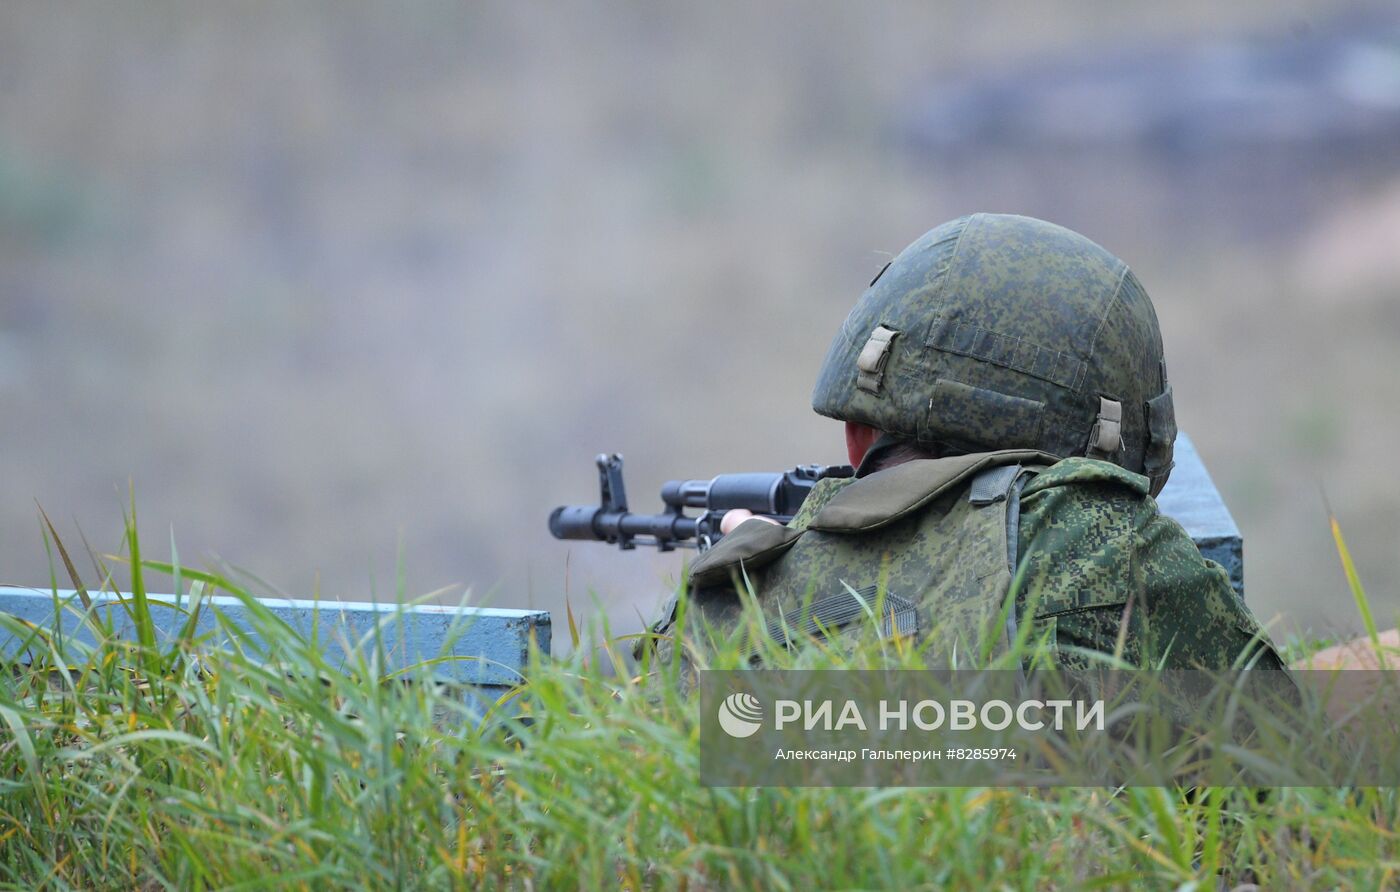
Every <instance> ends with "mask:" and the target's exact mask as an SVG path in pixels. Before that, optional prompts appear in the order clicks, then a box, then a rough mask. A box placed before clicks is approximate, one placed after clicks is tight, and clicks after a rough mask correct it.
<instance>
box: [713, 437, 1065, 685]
mask: <svg viewBox="0 0 1400 892" xmlns="http://www.w3.org/2000/svg"><path fill="white" fill-rule="evenodd" d="M1055 461H1056V459H1055V458H1054V457H1053V456H1050V455H1048V454H1046V453H1043V452H1038V451H1035V450H1027V449H1010V450H1002V451H998V452H988V453H980V454H976V455H959V456H952V457H948V458H941V459H924V460H916V461H910V462H905V463H904V464H901V465H897V466H895V467H892V468H888V469H886V470H883V471H879V472H877V473H875V474H871V475H870V476H867V477H863V478H860V479H857V480H852V479H845V480H823V481H821V482H820V483H819V484H818V485H817V486H816V487H815V488H814V489H813V490H812V492H811V493H810V494H809V495H808V497H807V499H806V501H805V502H804V503H803V505H802V508H801V511H800V512H799V513H798V515H797V516H796V517H795V518H794V519H793V521H792V523H790V524H789V525H788V526H785V527H783V526H776V525H774V524H766V523H760V522H748V523H744V524H741V525H740V526H739V527H738V528H737V529H736V530H734V532H732V533H730V534H729V535H728V536H726V537H725V538H724V539H723V540H721V542H720V543H719V544H718V545H717V546H715V547H714V548H712V549H711V550H710V551H708V552H706V553H705V554H703V555H701V556H700V557H699V558H698V559H697V560H696V561H695V563H694V564H692V565H691V568H690V577H689V578H690V586H691V591H692V593H693V594H692V598H693V603H694V604H695V606H696V608H698V610H699V612H700V613H701V615H702V616H703V617H704V619H705V621H706V622H707V623H709V624H710V625H711V626H712V627H717V628H719V629H723V630H728V629H733V628H736V627H737V626H738V625H739V623H740V617H741V615H742V601H741V599H740V595H739V594H738V593H739V591H741V590H743V588H744V586H745V582H746V580H747V583H748V587H749V588H750V589H751V590H752V591H753V592H754V594H755V595H756V596H757V600H758V604H759V606H760V607H761V608H762V611H763V615H764V621H765V623H766V626H767V627H766V630H765V631H766V634H768V635H770V636H771V637H774V638H775V639H777V640H778V641H779V642H780V643H784V644H786V643H788V642H789V641H791V640H793V639H795V638H799V637H802V636H805V635H811V634H817V633H822V634H826V633H832V632H834V631H836V630H839V629H840V628H841V627H842V626H845V625H849V624H852V623H856V622H860V621H862V620H863V619H865V618H866V617H868V616H870V609H871V608H872V607H873V606H874V605H875V604H876V602H877V600H878V602H879V604H880V607H881V610H880V616H881V622H882V624H883V626H884V629H883V631H884V632H885V633H886V634H894V633H896V632H897V633H899V634H913V635H915V636H917V638H918V639H920V641H921V642H923V643H925V644H926V645H927V646H928V647H929V653H930V654H931V655H932V656H933V657H934V658H935V659H938V660H939V661H940V662H946V661H947V660H948V659H951V658H953V657H954V656H955V655H959V654H968V653H969V652H970V651H972V650H973V649H975V648H979V647H980V648H981V649H982V650H983V653H984V655H987V654H991V653H995V652H996V651H997V650H999V649H1000V648H1001V647H1002V646H1003V645H1004V643H1005V641H1006V640H1007V636H1008V635H1014V624H1015V619H1016V611H1015V608H1014V605H1013V606H1012V607H1010V608H1009V609H1005V610H1004V605H1005V601H1006V595H1007V592H1008V591H1009V590H1010V587H1011V582H1012V578H1013V576H1014V574H1015V571H1016V565H1017V552H1018V542H1017V532H1018V525H1019V520H1020V518H1019V505H1020V491H1021V487H1022V486H1024V484H1025V482H1026V481H1027V480H1028V479H1029V477H1030V476H1031V475H1033V474H1035V473H1036V472H1037V471H1038V470H1040V469H1042V468H1044V467H1046V466H1048V465H1051V464H1053V463H1054V462H1055ZM957 662H958V663H959V664H962V663H964V662H965V661H964V660H963V659H961V658H960V657H959V658H958V660H957Z"/></svg>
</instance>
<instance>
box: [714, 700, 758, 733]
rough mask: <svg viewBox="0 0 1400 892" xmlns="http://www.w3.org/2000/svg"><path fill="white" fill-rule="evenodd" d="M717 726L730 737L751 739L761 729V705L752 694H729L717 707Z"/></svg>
mask: <svg viewBox="0 0 1400 892" xmlns="http://www.w3.org/2000/svg"><path fill="white" fill-rule="evenodd" d="M719 726H720V727H721V728H723V729H724V733H725V734H728V735H729V736H730V737H752V736H753V735H754V734H755V733H757V732H758V729H759V728H761V727H763V704H762V703H759V702H758V698H757V697H755V696H754V695H753V694H730V695H729V696H728V697H725V698H724V702H723V703H721V704H720V705H719Z"/></svg>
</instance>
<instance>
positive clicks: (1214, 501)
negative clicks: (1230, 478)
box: [1157, 433, 1244, 598]
mask: <svg viewBox="0 0 1400 892" xmlns="http://www.w3.org/2000/svg"><path fill="white" fill-rule="evenodd" d="M1157 506H1158V507H1159V508H1160V509H1161V511H1162V513H1163V514H1165V515H1167V516H1168V517H1170V518H1172V519H1173V520H1175V521H1176V522H1177V523H1179V524H1181V525H1182V526H1183V527H1185V528H1186V532H1187V534H1188V535H1189V536H1190V537H1191V539H1192V540H1193V541H1194V542H1195V543H1196V547H1197V548H1199V549H1200V550H1201V554H1202V555H1204V556H1206V557H1207V558H1210V559H1211V560H1213V561H1215V562H1216V563H1217V564H1220V565H1221V566H1222V567H1224V568H1225V572H1226V573H1229V574H1230V585H1232V586H1234V589H1235V594H1237V595H1239V596H1240V597H1241V598H1243V597H1244V540H1243V539H1242V538H1241V537H1240V528H1239V527H1237V526H1235V518H1233V517H1231V516H1230V509H1229V508H1226V507H1225V500H1224V499H1222V498H1221V497H1220V491H1219V490H1217V489H1216V488H1215V482H1214V481H1213V480H1211V479H1210V474H1209V473H1207V472H1206V466H1205V465H1204V464H1203V463H1202V462H1201V456H1200V454H1199V453H1197V452H1196V445H1195V444H1194V443H1192V442H1191V438H1190V437H1188V436H1186V434H1184V433H1181V434H1177V437H1176V467H1175V468H1173V469H1172V474H1171V477H1170V478H1168V480H1167V485H1166V486H1165V487H1164V488H1163V489H1162V493H1161V495H1159V496H1157Z"/></svg>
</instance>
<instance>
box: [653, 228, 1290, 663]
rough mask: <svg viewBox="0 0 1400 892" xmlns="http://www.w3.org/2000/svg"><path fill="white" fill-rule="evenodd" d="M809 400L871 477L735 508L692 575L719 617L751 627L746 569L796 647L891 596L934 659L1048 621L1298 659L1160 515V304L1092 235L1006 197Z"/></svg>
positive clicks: (770, 622) (863, 313) (1077, 642)
mask: <svg viewBox="0 0 1400 892" xmlns="http://www.w3.org/2000/svg"><path fill="white" fill-rule="evenodd" d="M812 407H813V408H814V409H815V410H816V411H817V412H818V413H820V414H822V415H826V416H829V417H831V418H835V419H838V420H841V421H844V422H845V424H846V445H847V449H848V452H849V455H850V460H851V463H852V464H853V465H855V466H856V467H857V471H856V475H855V477H854V478H852V479H842V480H838V479H828V480H824V481H822V482H821V483H819V484H818V485H817V487H816V488H814V489H813V491H812V493H811V494H810V495H809V497H808V498H807V500H806V502H805V503H804V504H803V506H802V509H801V511H800V512H799V513H798V515H797V516H796V517H795V518H794V519H793V521H792V522H791V523H790V524H788V525H786V526H780V525H777V524H774V523H772V522H771V521H770V522H765V521H764V520H763V519H761V518H752V519H747V518H746V512H732V513H731V515H730V516H727V517H726V518H725V526H726V527H727V528H728V529H727V530H726V532H728V535H726V536H725V537H724V539H723V540H721V541H720V543H719V544H718V545H717V546H716V547H715V548H713V549H711V550H710V551H708V552H707V553H705V554H704V555H702V556H701V557H700V558H699V559H697V560H696V561H695V563H694V564H693V565H692V566H691V568H690V576H689V582H690V590H691V592H692V595H691V604H692V607H691V609H692V611H693V613H699V614H700V615H701V616H702V617H703V618H704V620H705V621H706V622H707V623H708V624H710V625H711V626H712V627H717V628H720V629H732V628H735V627H738V626H740V625H752V624H741V623H740V621H739V618H740V615H741V612H742V609H743V604H744V601H745V598H743V597H741V595H740V589H741V588H744V587H749V588H751V590H752V592H753V594H754V595H755V596H756V599H757V604H758V606H759V607H760V608H761V609H762V612H763V618H764V621H765V622H766V623H767V629H766V634H770V635H773V636H775V637H777V638H778V639H779V640H780V641H783V642H787V641H789V640H791V639H792V637H793V632H794V630H798V631H799V632H801V631H804V630H805V631H806V632H809V633H810V632H816V631H818V630H820V631H822V632H829V631H830V630H832V629H836V628H840V627H841V626H842V625H843V624H845V623H847V622H850V621H852V620H854V619H857V618H859V617H861V616H864V615H866V613H865V610H864V607H863V604H867V603H871V602H872V601H874V600H876V599H877V598H878V599H881V603H882V604H883V605H884V609H885V610H886V611H889V612H890V614H891V624H892V628H891V631H894V630H896V629H897V630H898V631H900V632H902V633H911V632H912V633H914V634H915V635H916V636H917V637H918V638H919V639H920V640H923V641H924V642H925V644H928V645H931V646H932V652H933V653H936V654H940V655H942V656H940V657H939V659H944V658H946V657H947V656H949V655H953V654H964V655H966V654H972V653H977V652H978V649H979V648H982V647H986V646H989V645H990V647H989V648H988V649H989V650H993V651H994V650H995V649H996V648H998V647H1002V646H1004V644H1005V642H1006V641H1008V640H1014V638H1015V636H1016V635H1017V634H1018V632H1021V633H1024V632H1025V631H1026V630H1025V626H1026V624H1029V626H1030V629H1029V637H1030V639H1031V640H1034V641H1044V642H1046V643H1047V644H1048V645H1049V647H1050V649H1051V653H1052V655H1053V658H1054V659H1056V660H1057V661H1058V662H1059V663H1061V664H1062V665H1082V664H1083V663H1084V662H1086V661H1088V660H1090V659H1096V657H1094V656H1093V654H1094V653H1095V652H1097V653H1099V654H1115V653H1116V654H1117V655H1118V656H1119V657H1121V658H1122V659H1123V660H1125V661H1126V662H1128V663H1130V664H1132V665H1138V666H1151V667H1161V668H1194V667H1206V668H1214V669H1221V668H1226V667H1230V666H1235V665H1255V666H1260V667H1270V668H1281V663H1280V661H1279V658H1278V656H1277V654H1276V652H1275V650H1274V648H1273V646H1272V645H1271V644H1270V643H1269V641H1268V639H1267V637H1266V636H1265V635H1264V633H1263V632H1262V631H1261V629H1260V627H1259V625H1258V623H1257V622H1256V621H1255V620H1254V618H1253V617H1252V616H1251V614H1250V612H1249V610H1248V608H1246V607H1245V605H1244V604H1243V603H1242V601H1241V600H1240V599H1239V598H1238V597H1237V596H1236V595H1235V593H1234V590H1233V589H1232V588H1231V587H1230V584H1229V581H1228V578H1227V576H1226V573H1225V571H1224V570H1223V569H1222V568H1221V567H1220V566H1219V565H1218V564H1215V563H1213V562H1211V561H1208V560H1205V559H1204V558H1202V557H1201V555H1200V553H1199V552H1198V551H1197V549H1196V547H1195V545H1194V544H1193V543H1192V541H1191V539H1190V538H1189V537H1188V536H1187V534H1186V532H1185V531H1184V530H1183V529H1182V528H1181V526H1180V525H1178V524H1177V523H1176V522H1175V521H1173V520H1171V519H1170V518H1167V517H1164V516H1162V515H1161V514H1160V513H1158V510H1157V505H1156V502H1155V501H1154V500H1153V498H1152V497H1153V496H1155V495H1156V494H1157V493H1159V492H1160V491H1161V489H1162V486H1163V485H1164V484H1165V483H1166V482H1167V475H1168V474H1169V473H1170V471H1171V468H1172V446H1173V442H1174V440H1175V437H1176V421H1175V417H1174V411H1173V406H1172V391H1171V386H1170V384H1169V383H1168V381H1167V372H1166V365H1165V363H1164V361H1163V357H1162V341H1161V335H1160V332H1159V330H1158V325H1157V316H1156V313H1155V311H1154V310H1153V308H1152V303H1151V301H1150V300H1149V299H1148V296H1147V292H1146V291H1145V290H1143V287H1142V286H1141V285H1140V284H1139V283H1138V280H1137V277H1136V276H1134V275H1133V273H1132V272H1131V271H1130V270H1129V269H1128V267H1127V265H1126V264H1124V263H1123V262H1122V261H1121V260H1119V259H1118V258H1116V257H1114V256H1113V255H1112V254H1109V253H1108V252H1107V251H1105V250H1104V249H1103V248H1101V247H1099V246H1098V245H1097V244H1095V243H1093V242H1091V241H1089V240H1088V239H1086V238H1084V237H1083V236H1081V235H1078V234H1076V233H1074V232H1071V231H1069V230H1067V229H1064V228H1062V227H1059V226H1055V225H1053V224H1050V223H1046V222H1044V221H1041V220H1035V219H1032V218H1029V217H1019V216H1007V215H999V214H975V215H973V216H970V217H963V218H960V219H958V220H954V221H952V222H949V223H945V224H944V225H942V226H939V227H938V228H936V229H934V230H932V231H931V232H929V233H927V234H926V235H924V236H923V237H922V238H920V239H919V240H917V241H916V242H914V243H913V244H912V245H910V246H909V247H908V248H906V249H905V250H904V251H903V252H901V253H900V254H899V256H898V257H896V258H895V259H894V260H893V261H891V262H890V263H889V264H887V265H886V267H885V268H884V269H883V270H881V272H880V273H879V275H877V276H876V277H875V280H874V281H872V282H871V284H870V287H869V289H868V290H867V291H866V292H865V294H864V295H863V296H862V297H861V299H860V300H859V301H858V302H857V304H856V306H855V308H854V309H853V310H852V311H851V313H850V315H849V316H848V317H847V318H846V320H845V322H844V323H843V324H842V326H841V329H840V330H839V331H838V332H837V333H836V337H835V339H834V340H833V341H832V344H831V348H830V350H829V351H828V353H827V356H826V361H825V362H824V363H823V365H822V368H821V372H820V374H819V375H818V379H817V385H816V389H815V391H814V393H813V396H812ZM729 530H732V532H729ZM853 592H854V593H857V594H859V595H860V597H856V595H855V594H853ZM1009 601H1014V603H1009ZM670 612H671V613H672V614H674V610H672V611H670ZM692 615H693V614H692ZM672 619H673V616H672V617H667V618H666V619H663V621H662V622H661V623H658V625H657V626H656V627H655V628H656V630H657V631H664V630H665V629H666V628H667V626H668V625H669V623H670V621H671V620H672ZM753 632H754V630H750V633H751V634H752V633H753ZM984 652H985V651H984ZM960 662H961V661H960Z"/></svg>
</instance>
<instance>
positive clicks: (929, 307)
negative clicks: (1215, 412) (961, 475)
mask: <svg viewBox="0 0 1400 892" xmlns="http://www.w3.org/2000/svg"><path fill="white" fill-rule="evenodd" d="M812 408H813V409H815V410H816V411H817V412H819V413H820V414H822V415H827V416H830V417H832V418H837V419H841V420H843V421H855V422H860V423H862V424H867V425H870V426H871V427H875V428H878V429H880V430H882V431H885V432H887V433H889V434H893V435H894V436H896V437H900V438H904V439H908V440H913V441H916V442H918V443H920V444H923V445H926V446H935V447H942V448H951V449H954V450H958V451H962V452H984V451H989V450H993V449H1010V448H1033V449H1040V450H1042V451H1045V452H1049V453H1051V454H1053V455H1057V456H1061V457H1068V456H1072V455H1088V456H1091V457H1094V458H1100V459H1104V460H1106V461H1111V462H1114V463H1115V464H1118V465H1121V466H1123V467H1124V468H1127V469H1128V470H1130V471H1135V472H1137V473H1140V474H1144V475H1146V476H1147V477H1148V478H1150V479H1151V482H1152V492H1153V493H1154V494H1156V493H1157V492H1159V491H1160V490H1161V488H1162V486H1163V485H1164V484H1165V483H1166V482H1167V475H1168V473H1169V472H1170V471H1171V468H1172V444H1173V442H1174V441H1175V439H1176V418H1175V412H1174V411H1173V408H1172V392H1171V387H1170V385H1169V384H1168V383H1167V371H1166V364H1165V362H1164V361H1163V359H1162V336H1161V332H1160V330H1159V329H1158V326H1157V314H1156V312H1155V311H1154V310H1153V308H1152V302H1151V300H1149V299H1148V297H1147V292H1146V291H1145V290H1143V287H1142V285H1141V284H1139V283H1138V280H1137V277H1136V276H1134V275H1133V273H1132V271H1131V270H1129V269H1128V267H1127V265H1126V264H1125V263H1123V261H1121V260H1119V259H1118V258H1117V257H1114V256H1113V255H1112V254H1110V253H1108V252H1107V251H1105V250H1104V249H1103V248H1101V247H1099V246H1098V245H1096V244H1094V243H1093V242H1091V241H1089V240H1088V239H1087V238H1085V237H1083V236H1082V235H1079V234H1078V233H1075V232H1071V231H1070V230H1068V229H1065V228H1063V227H1060V226H1055V225H1054V224H1051V223H1046V222H1044V221H1043V220H1036V219H1033V218H1030V217H1017V216H1010V215H1003V214H974V215H972V216H970V217H962V218H960V219H957V220H953V221H952V222H949V223H945V224H943V225H942V226H939V227H938V228H937V229H934V230H933V231H931V232H929V233H926V234H925V235H924V236H923V237H922V238H920V239H919V240H918V241H916V242H914V243H913V244H912V245H910V246H909V247H907V248H905V249H904V250H903V251H902V252H901V253H900V254H899V256H898V257H896V258H895V259H894V260H893V261H891V262H890V263H889V264H888V265H887V266H886V267H885V269H883V270H882V271H881V272H880V274H879V275H877V276H876V277H875V280H874V281H873V282H871V283H870V287H869V288H868V289H867V290H866V292H865V294H863V295H862V296H861V298H860V300H859V301H858V302H857V303H856V306H855V309H853V310H852V311H851V313H850V315H849V316H847V317H846V321H845V323H844V324H843V325H842V326H841V330H840V331H839V332H837V333H836V338H835V339H834V340H833V341H832V342H831V348H830V350H829V351H828V352H827V355H826V361H825V362H824V363H823V364H822V369H821V372H820V374H819V375H818V377H817V386H816V389H815V390H814V391H813V393H812Z"/></svg>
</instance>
